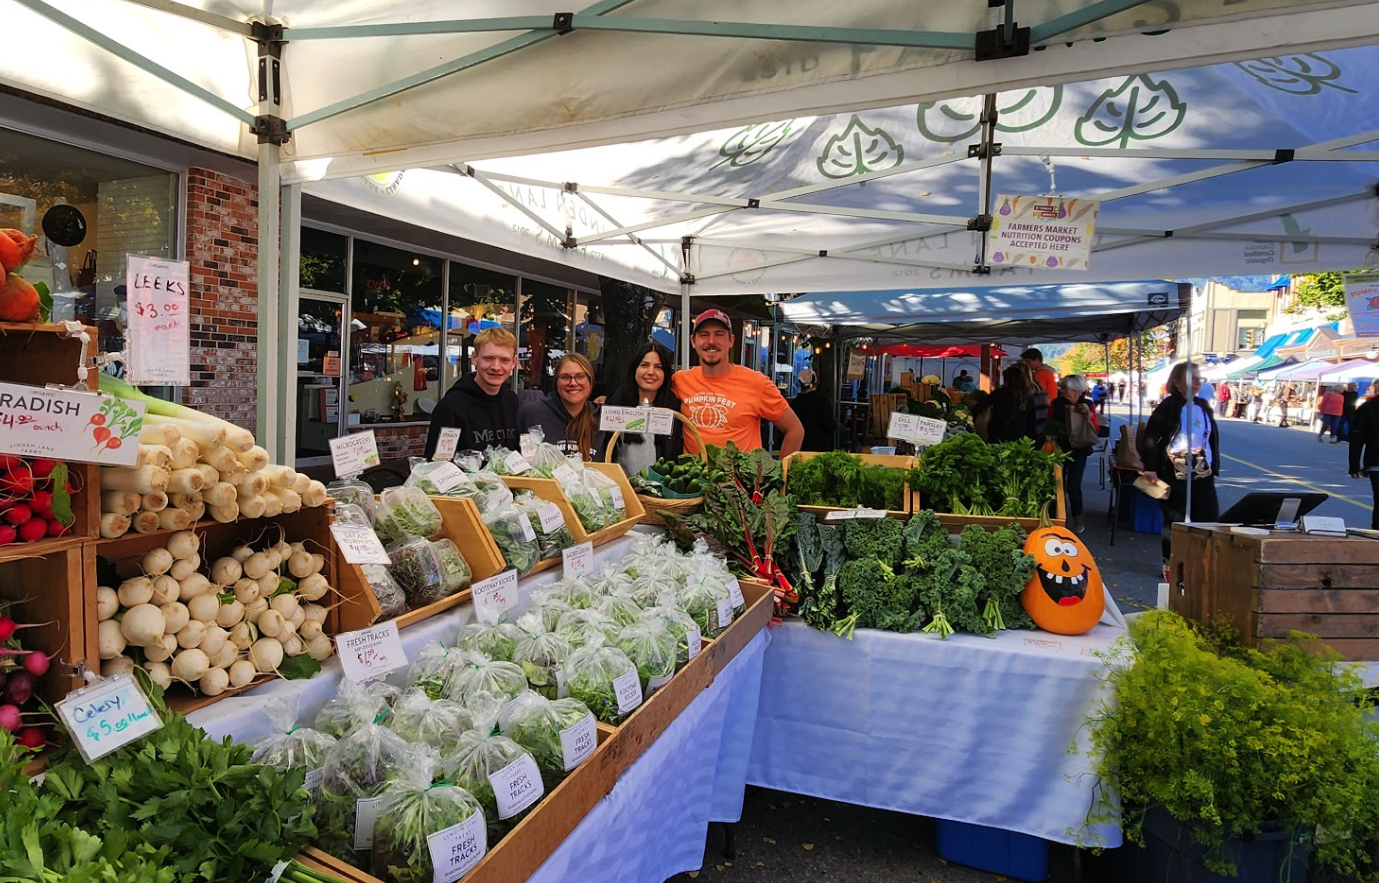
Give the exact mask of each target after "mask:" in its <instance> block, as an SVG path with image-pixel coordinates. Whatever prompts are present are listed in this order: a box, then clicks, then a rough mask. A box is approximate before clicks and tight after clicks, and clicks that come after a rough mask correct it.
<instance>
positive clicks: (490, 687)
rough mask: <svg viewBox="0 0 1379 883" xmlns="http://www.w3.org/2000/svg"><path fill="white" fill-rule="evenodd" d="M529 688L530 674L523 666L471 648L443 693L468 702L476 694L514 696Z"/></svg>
mask: <svg viewBox="0 0 1379 883" xmlns="http://www.w3.org/2000/svg"><path fill="white" fill-rule="evenodd" d="M526 689H527V676H526V675H525V674H524V673H523V672H522V668H521V666H519V665H516V664H514V663H511V662H507V661H505V660H502V659H491V658H489V657H487V656H485V655H484V654H482V653H474V652H472V651H471V652H469V653H468V655H467V656H466V657H465V662H464V664H462V665H458V666H456V667H455V668H454V669H453V670H452V671H451V672H450V679H449V680H447V681H446V683H445V691H444V693H442V694H441V695H442V696H443V697H444V698H446V699H450V700H453V701H455V702H458V703H460V704H461V705H468V703H469V701H470V700H471V699H472V698H473V697H474V696H477V695H479V694H481V693H486V694H490V695H493V696H505V697H507V698H508V699H513V698H515V697H517V696H518V695H520V694H521V693H523V692H525V691H526ZM475 725H476V726H477V725H478V724H477V723H476V724H475Z"/></svg>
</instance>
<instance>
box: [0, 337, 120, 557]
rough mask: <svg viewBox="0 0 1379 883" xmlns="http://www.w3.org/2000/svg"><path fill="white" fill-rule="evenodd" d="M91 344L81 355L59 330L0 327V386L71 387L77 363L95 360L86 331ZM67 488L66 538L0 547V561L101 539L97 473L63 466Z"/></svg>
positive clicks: (91, 379)
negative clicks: (70, 519) (69, 507)
mask: <svg viewBox="0 0 1379 883" xmlns="http://www.w3.org/2000/svg"><path fill="white" fill-rule="evenodd" d="M86 333H87V334H88V335H89V336H90V338H91V342H90V343H88V344H87V345H86V348H85V351H84V352H83V349H82V345H81V341H80V340H78V339H76V338H74V337H68V336H67V329H66V328H65V327H63V326H61V325H17V324H14V323H12V322H0V381H4V382H6V383H24V384H28V385H30V386H46V385H48V384H49V383H60V384H62V385H64V386H72V385H73V384H75V383H76V382H77V363H78V362H79V361H80V362H83V363H84V364H87V365H90V364H91V359H92V358H93V357H94V356H95V354H96V344H95V340H96V329H94V328H87V329H86ZM86 386H87V388H88V389H92V390H94V389H96V371H95V369H94V368H93V369H91V370H90V371H89V372H88V376H87V380H86ZM67 466H68V469H69V470H70V474H71V477H72V485H73V486H74V487H75V488H76V492H75V493H74V494H73V495H72V515H73V516H74V517H75V519H76V520H75V521H74V522H73V524H72V532H71V533H70V534H69V535H68V536H66V537H58V538H55V539H45V540H39V541H38V542H36V543H27V544H14V545H11V546H0V560H4V559H8V558H13V557H15V556H17V555H47V554H48V553H49V552H54V551H59V550H62V549H66V548H68V547H70V546H72V545H73V543H72V540H73V539H75V540H76V541H77V542H78V543H80V542H81V540H83V539H94V538H95V537H97V536H98V535H99V534H100V520H101V516H100V507H101V495H100V489H99V487H97V485H98V478H99V474H100V467H99V466H96V465H95V464H92V463H68V464H67Z"/></svg>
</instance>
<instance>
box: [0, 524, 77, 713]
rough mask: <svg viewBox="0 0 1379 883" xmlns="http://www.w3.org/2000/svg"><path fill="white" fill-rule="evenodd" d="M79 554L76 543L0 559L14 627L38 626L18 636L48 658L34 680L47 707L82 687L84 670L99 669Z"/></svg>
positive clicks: (1, 593) (3, 594) (0, 593)
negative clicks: (42, 672) (43, 670)
mask: <svg viewBox="0 0 1379 883" xmlns="http://www.w3.org/2000/svg"><path fill="white" fill-rule="evenodd" d="M82 550H83V547H82V545H81V544H80V543H68V544H67V545H66V546H65V547H63V548H49V549H48V551H47V553H46V554H45V555H43V556H41V557H38V556H25V557H10V558H8V559H7V560H4V561H0V598H3V599H4V600H6V601H9V602H13V606H12V607H11V614H10V615H11V616H12V617H13V618H14V619H15V620H16V621H17V622H19V623H35V624H39V623H41V625H37V627H36V628H30V629H24V630H23V631H21V632H19V634H18V637H19V639H20V642H21V643H22V644H23V645H24V647H25V648H28V649H33V650H42V651H43V652H44V653H46V654H48V656H50V657H52V664H51V666H50V667H49V669H48V672H47V674H45V675H43V677H41V678H39V680H38V695H39V696H41V697H42V698H43V699H44V700H46V701H48V702H49V703H54V702H57V701H59V700H61V699H63V698H65V697H66V696H67V694H68V693H70V692H71V691H72V690H76V689H78V688H80V687H82V686H84V685H85V681H84V680H83V678H82V676H81V672H82V671H83V670H84V669H86V668H91V669H96V670H99V668H100V664H99V653H98V651H97V646H96V587H95V584H94V583H93V584H91V585H90V586H89V587H88V586H87V585H86V584H85V583H84V582H83V579H82V574H83V563H82Z"/></svg>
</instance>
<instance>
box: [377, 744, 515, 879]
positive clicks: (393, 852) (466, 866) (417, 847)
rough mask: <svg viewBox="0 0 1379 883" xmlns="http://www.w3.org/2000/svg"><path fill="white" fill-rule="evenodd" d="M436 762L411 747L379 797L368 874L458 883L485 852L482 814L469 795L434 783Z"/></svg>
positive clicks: (426, 751) (425, 749) (429, 752)
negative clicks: (456, 882) (370, 870)
mask: <svg viewBox="0 0 1379 883" xmlns="http://www.w3.org/2000/svg"><path fill="white" fill-rule="evenodd" d="M439 766H440V757H439V755H438V754H437V752H436V750H435V749H434V748H432V747H431V746H429V745H422V746H411V750H409V751H408V753H407V756H406V757H405V758H404V760H403V762H402V763H401V764H400V766H399V769H398V771H397V774H396V776H395V777H394V778H393V779H392V780H391V781H389V782H388V784H387V785H386V786H385V787H384V788H383V790H382V792H381V794H380V795H379V800H380V801H381V802H380V805H379V812H378V821H377V822H376V823H375V824H374V837H373V841H374V842H373V851H372V854H371V856H370V861H371V869H372V873H373V875H374V876H375V877H378V878H380V879H383V880H389V881H392V883H434V881H453V880H459V879H460V878H461V877H463V876H464V875H465V874H466V873H468V872H469V871H470V870H471V869H472V868H473V867H474V866H475V865H477V864H478V863H479V860H480V859H482V858H483V857H484V855H485V853H487V852H488V829H487V825H486V824H485V819H484V814H483V809H482V807H480V805H479V801H478V800H476V799H475V798H474V796H473V795H472V794H470V793H469V792H468V791H466V790H465V789H464V788H461V787H460V786H459V785H454V784H451V783H450V782H446V781H441V782H435V781H434V779H435V776H436V771H437V769H438V768H439Z"/></svg>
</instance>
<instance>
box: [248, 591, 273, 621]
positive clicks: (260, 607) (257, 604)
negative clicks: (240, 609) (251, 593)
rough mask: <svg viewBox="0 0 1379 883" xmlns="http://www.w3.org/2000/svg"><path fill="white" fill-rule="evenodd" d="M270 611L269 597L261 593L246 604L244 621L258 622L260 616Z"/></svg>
mask: <svg viewBox="0 0 1379 883" xmlns="http://www.w3.org/2000/svg"><path fill="white" fill-rule="evenodd" d="M267 611H268V599H267V598H265V597H263V596H262V595H260V596H259V597H257V598H255V599H254V600H253V601H252V602H250V603H248V604H246V605H244V621H245V622H251V623H254V624H258V621H259V617H260V616H262V615H263V614H264V613H266V612H267Z"/></svg>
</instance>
